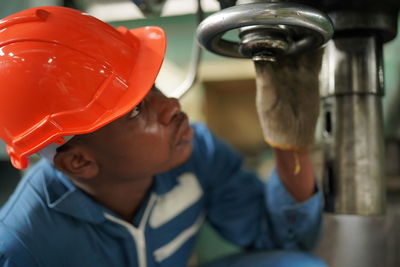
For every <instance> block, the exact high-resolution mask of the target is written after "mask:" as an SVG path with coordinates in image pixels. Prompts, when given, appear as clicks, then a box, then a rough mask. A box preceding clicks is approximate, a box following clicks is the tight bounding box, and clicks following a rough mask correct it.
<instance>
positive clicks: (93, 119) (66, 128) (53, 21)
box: [0, 7, 165, 169]
mask: <svg viewBox="0 0 400 267" xmlns="http://www.w3.org/2000/svg"><path fill="white" fill-rule="evenodd" d="M164 53H165V35H164V32H163V31H162V30H161V29H160V28H158V27H144V28H138V29H133V30H127V29H126V28H122V27H120V28H118V29H117V30H116V29H114V28H113V27H111V26H110V25H108V24H106V23H104V22H102V21H100V20H98V19H96V18H94V17H92V16H90V15H88V14H85V13H82V12H80V11H77V10H74V9H69V8H64V7H37V8H31V9H27V10H25V11H22V12H19V13H16V14H13V15H11V16H8V17H6V18H4V19H3V20H1V21H0V84H1V86H0V138H1V139H3V140H4V142H5V143H6V145H7V152H8V153H9V155H10V158H11V162H12V164H13V165H14V166H15V167H16V168H18V169H24V168H26V167H27V165H28V157H29V155H31V154H33V153H35V152H37V151H39V150H41V149H42V148H43V147H45V146H47V145H49V144H51V143H58V144H62V143H63V142H64V139H63V138H62V137H63V136H70V135H76V134H85V133H89V132H93V131H95V130H96V129H98V128H100V127H102V126H104V125H105V124H107V123H109V122H110V121H113V120H115V119H116V118H119V117H121V116H122V115H124V114H126V113H127V112H128V111H130V110H131V109H132V108H134V107H135V106H136V105H137V104H138V103H139V102H140V101H141V100H142V99H143V98H144V97H145V95H146V94H147V92H148V91H149V90H150V89H151V87H152V85H153V83H154V81H155V78H156V76H157V74H158V72H159V70H160V67H161V64H162V61H163V58H164Z"/></svg>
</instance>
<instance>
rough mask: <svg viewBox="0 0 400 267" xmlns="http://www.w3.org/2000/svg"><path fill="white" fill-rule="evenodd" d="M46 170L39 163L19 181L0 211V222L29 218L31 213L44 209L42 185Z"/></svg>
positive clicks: (42, 164)
mask: <svg viewBox="0 0 400 267" xmlns="http://www.w3.org/2000/svg"><path fill="white" fill-rule="evenodd" d="M46 168H49V167H48V166H46V165H45V164H44V163H43V162H39V163H38V164H37V165H35V166H33V167H32V169H30V170H29V171H28V173H27V174H26V175H25V176H24V177H23V178H22V179H21V181H20V182H19V183H18V186H17V188H16V189H15V191H14V192H13V194H12V195H11V196H10V198H9V199H8V201H7V202H6V203H5V204H4V206H3V207H2V208H1V209H0V221H2V222H4V221H7V220H9V219H12V218H13V217H14V216H21V215H26V216H29V213H30V212H31V211H33V210H37V209H38V208H40V207H42V208H43V207H44V206H43V204H44V203H43V202H45V192H44V186H43V184H44V180H45V176H46V174H45V173H46V171H48V170H46Z"/></svg>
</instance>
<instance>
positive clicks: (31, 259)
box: [0, 124, 321, 267]
mask: <svg viewBox="0 0 400 267" xmlns="http://www.w3.org/2000/svg"><path fill="white" fill-rule="evenodd" d="M193 127H194V129H195V138H194V140H193V143H194V146H193V147H194V149H193V153H192V156H191V158H190V159H189V160H188V161H187V162H186V163H185V164H183V165H182V166H180V167H178V168H176V169H173V170H171V171H169V172H167V173H163V174H159V175H157V176H156V177H155V180H154V184H153V187H152V190H151V193H149V195H148V196H147V198H146V200H145V201H144V203H143V205H142V206H141V208H140V209H139V212H138V213H137V215H136V217H135V218H134V220H133V222H132V224H130V223H127V222H125V221H123V220H122V219H121V218H120V217H119V216H118V215H116V214H115V213H114V212H112V211H110V210H108V209H107V208H105V207H103V206H101V205H100V204H98V203H96V202H95V201H94V200H92V199H91V198H90V197H89V196H88V195H87V194H85V193H84V192H83V191H81V190H80V189H78V188H77V187H76V186H74V185H73V184H72V183H71V182H70V180H69V179H68V178H67V177H65V176H64V175H63V174H62V173H61V172H59V171H57V170H55V169H54V168H53V167H52V166H51V165H50V164H49V163H48V162H47V161H45V160H42V161H40V162H39V163H38V164H36V166H34V167H33V168H32V169H31V170H30V171H29V173H28V174H27V175H26V176H25V177H24V178H23V179H22V181H21V182H20V184H19V185H18V187H17V189H16V191H15V192H14V194H13V195H12V196H11V198H10V199H9V201H8V202H7V203H6V205H5V206H4V207H3V208H2V209H1V211H0V266H21V267H26V266H29V267H35V266H48V267H54V266H86V267H90V266H95V267H101V266H107V267H109V266H124V267H125V266H140V267H145V266H147V267H151V266H174V267H175V266H186V264H187V261H188V258H189V257H190V255H191V253H192V249H193V245H194V242H195V238H196V234H197V233H198V231H199V228H200V226H201V225H202V224H203V221H204V220H205V219H207V220H208V221H209V222H210V224H211V225H212V226H213V227H214V228H215V229H216V230H217V231H218V232H219V233H220V234H221V235H222V236H223V237H224V238H225V239H227V240H229V241H231V242H232V243H234V244H237V245H239V246H242V247H249V248H254V249H267V250H268V249H309V248H311V247H312V246H313V245H314V243H315V242H316V239H317V237H318V233H319V229H320V226H321V193H319V192H318V193H316V194H315V195H314V196H313V197H311V198H310V199H309V200H307V201H306V202H304V203H296V202H295V201H294V200H293V199H292V197H291V196H290V195H289V194H288V192H287V191H286V190H285V188H284V187H283V185H282V183H281V181H280V180H279V177H278V175H277V174H276V172H273V173H272V175H271V177H270V179H269V182H268V183H266V184H264V183H262V182H261V181H260V180H259V179H258V178H257V177H256V176H255V175H254V174H253V173H251V172H248V171H247V170H245V169H244V168H243V167H242V161H241V158H240V157H239V155H238V154H237V153H236V152H234V151H233V150H232V149H231V148H230V147H229V146H228V145H226V144H225V143H223V142H221V141H220V140H218V139H216V138H215V137H214V136H213V135H212V134H211V133H210V132H209V131H208V129H207V128H206V127H205V126H204V125H202V124H195V125H193Z"/></svg>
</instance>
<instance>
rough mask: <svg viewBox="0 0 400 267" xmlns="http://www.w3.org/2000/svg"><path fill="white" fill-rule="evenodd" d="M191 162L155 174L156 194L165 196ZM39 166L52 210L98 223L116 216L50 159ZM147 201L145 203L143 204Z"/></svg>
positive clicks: (154, 187) (153, 190) (154, 190)
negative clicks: (58, 168)
mask: <svg viewBox="0 0 400 267" xmlns="http://www.w3.org/2000/svg"><path fill="white" fill-rule="evenodd" d="M188 164H191V163H190V160H189V162H187V163H185V164H183V165H181V166H179V167H177V168H175V169H173V170H171V171H168V172H165V173H162V174H159V175H156V176H155V178H154V182H153V186H152V189H151V190H152V192H154V193H155V194H156V195H163V194H165V193H167V192H169V191H170V190H172V188H174V187H175V186H176V185H177V180H176V177H178V176H179V175H180V174H182V173H183V172H184V171H185V170H187V168H188V166H187V165H188ZM38 165H42V166H43V167H44V175H45V179H44V191H45V196H46V202H47V206H48V207H49V208H50V209H54V210H56V211H58V212H60V213H64V214H67V215H70V216H72V217H75V218H78V219H80V220H84V221H87V222H90V223H95V224H99V223H103V222H104V221H106V220H107V219H106V217H105V216H104V214H105V213H108V214H113V215H115V213H114V212H112V211H110V210H109V209H107V208H106V207H103V206H102V205H101V204H99V203H97V202H96V201H95V200H93V199H92V198H91V197H90V196H88V195H87V194H86V193H85V192H83V191H82V190H81V189H79V188H78V187H77V186H76V185H74V184H73V183H72V182H71V180H70V179H69V178H68V177H67V176H66V175H64V174H63V173H62V172H60V171H58V170H56V169H55V168H54V167H53V166H52V164H50V163H49V162H48V161H46V160H41V162H39V163H38ZM146 204H147V203H146V202H144V205H146ZM142 208H144V207H142ZM138 215H139V214H138ZM115 216H116V215H115ZM117 217H118V216H117ZM138 217H141V216H138Z"/></svg>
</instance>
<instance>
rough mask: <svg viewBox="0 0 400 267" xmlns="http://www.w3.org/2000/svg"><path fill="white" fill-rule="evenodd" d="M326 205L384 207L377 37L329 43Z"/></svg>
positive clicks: (353, 209) (360, 209)
mask: <svg viewBox="0 0 400 267" xmlns="http://www.w3.org/2000/svg"><path fill="white" fill-rule="evenodd" d="M321 76H322V77H321V82H322V83H323V85H322V88H321V89H322V90H321V94H322V112H323V116H324V133H323V140H324V155H325V171H324V191H325V197H326V209H327V210H328V211H331V212H335V213H341V214H359V215H378V214H382V213H384V210H385V201H386V197H385V179H384V165H383V162H384V152H383V122H382V107H381V97H382V95H383V70H382V44H381V43H380V42H379V41H378V40H377V38H376V37H374V36H365V37H350V38H336V39H334V40H333V41H331V42H329V43H328V45H327V47H326V51H325V55H324V61H323V66H322V70H321Z"/></svg>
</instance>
